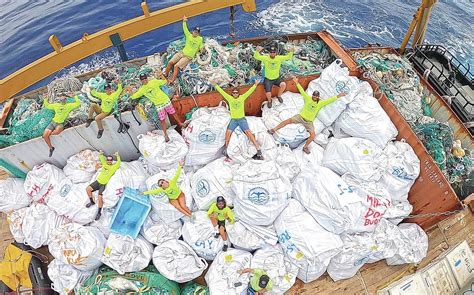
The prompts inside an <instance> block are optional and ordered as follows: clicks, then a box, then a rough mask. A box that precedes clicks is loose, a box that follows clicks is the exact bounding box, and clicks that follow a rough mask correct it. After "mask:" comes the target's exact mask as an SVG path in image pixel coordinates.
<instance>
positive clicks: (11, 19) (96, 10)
mask: <svg viewBox="0 0 474 295" xmlns="http://www.w3.org/2000/svg"><path fill="white" fill-rule="evenodd" d="M147 2H148V5H149V7H150V10H152V11H154V10H157V9H162V8H165V7H168V6H171V5H174V4H178V3H182V2H185V1H171V0H160V1H158V0H150V1H147ZM420 2H421V0H390V1H385V0H378V1H376V0H352V1H348V0H325V1H323V0H312V1H310V0H300V1H296V0H257V12H255V13H245V12H243V11H242V9H241V8H240V7H239V8H237V13H236V20H235V22H234V23H235V28H236V33H237V38H244V37H251V36H259V35H277V34H282V33H297V32H307V31H319V30H322V29H326V30H328V31H329V32H331V33H332V34H333V35H334V36H335V37H336V38H337V39H338V40H339V41H341V42H342V44H343V45H344V46H346V47H358V46H364V45H366V44H367V43H379V44H382V45H389V46H394V47H398V46H399V45H400V43H401V40H402V39H403V36H404V34H405V32H406V30H407V28H408V26H409V23H410V22H411V20H412V17H413V14H414V13H415V11H416V9H417V7H418V5H419V3H420ZM140 15H142V11H141V8H140V1H138V0H136V1H123V0H122V1H113V0H109V1H100V0H97V1H90V0H89V1H83V0H82V1H80V0H75V1H43V0H41V1H26V0H0V56H1V58H0V78H4V77H6V76H7V75H9V74H11V73H13V72H15V71H16V70H18V69H20V68H21V67H23V66H25V65H27V64H29V63H31V62H33V61H34V60H36V59H38V58H40V57H42V56H44V55H46V54H48V53H50V52H52V48H51V46H50V44H49V42H48V37H49V36H50V35H51V34H55V35H56V36H57V37H58V38H59V40H60V41H61V43H62V44H63V45H66V44H69V43H71V42H73V41H75V40H77V39H79V38H81V36H82V34H83V33H84V32H87V33H89V34H90V33H93V32H96V31H99V30H101V29H103V28H106V27H108V26H110V25H113V24H117V23H120V22H122V21H124V20H127V19H130V18H133V17H137V16H140ZM472 19H474V4H473V2H472V1H470V0H459V1H455V0H439V1H438V3H437V4H436V6H435V8H434V11H433V14H432V17H431V20H430V26H429V29H428V32H427V36H426V37H427V41H428V42H429V43H433V44H443V45H445V46H446V47H448V48H449V49H450V50H452V51H453V53H455V55H456V56H457V57H459V58H460V59H461V60H462V61H463V62H464V63H466V64H467V63H468V64H470V65H471V66H474V37H473V34H472V29H473V26H472V21H471V20H472ZM189 25H190V26H196V25H197V26H200V27H201V32H202V34H203V35H204V36H207V37H212V38H216V39H219V40H222V41H223V40H228V39H230V36H229V33H230V26H229V10H228V9H223V10H220V11H217V12H212V13H209V14H206V15H201V16H197V17H193V18H190V20H189ZM181 37H182V30H181V23H180V22H178V23H175V24H171V25H168V26H166V27H164V28H160V29H157V30H155V31H152V32H149V33H146V34H143V35H141V36H139V37H137V38H134V39H132V40H129V41H126V42H125V48H126V50H127V53H128V55H129V57H139V56H144V55H149V54H152V53H155V52H158V51H161V50H164V49H165V48H166V46H167V44H168V43H169V42H170V41H172V40H176V39H178V38H181ZM118 61H119V58H118V54H117V53H116V52H115V50H114V49H109V50H106V51H104V52H101V53H98V54H96V55H94V56H92V57H89V58H87V59H85V60H83V61H80V62H78V63H77V64H75V65H73V66H71V67H69V68H67V69H64V70H62V71H60V73H57V74H55V75H53V76H52V77H50V78H48V79H45V80H44V81H42V83H39V85H44V84H46V83H47V82H49V81H50V80H51V79H52V78H53V77H54V76H56V75H63V74H64V73H73V74H78V73H82V72H86V71H90V70H93V69H94V68H97V67H101V66H105V65H108V64H113V63H116V62H118ZM39 85H36V86H39Z"/></svg>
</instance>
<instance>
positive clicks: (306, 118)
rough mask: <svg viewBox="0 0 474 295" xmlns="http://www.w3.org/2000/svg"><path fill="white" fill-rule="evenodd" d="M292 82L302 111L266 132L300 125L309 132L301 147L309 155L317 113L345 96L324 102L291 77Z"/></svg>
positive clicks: (340, 94) (333, 97)
mask: <svg viewBox="0 0 474 295" xmlns="http://www.w3.org/2000/svg"><path fill="white" fill-rule="evenodd" d="M293 82H295V84H296V87H297V88H298V90H299V92H300V93H301V95H302V96H303V98H304V106H303V109H302V110H301V111H300V113H299V114H298V115H295V116H293V117H291V118H289V119H287V120H285V121H283V122H281V123H280V124H278V125H277V126H276V127H275V128H273V129H270V130H268V132H269V133H270V134H272V135H273V134H274V133H275V132H277V131H278V130H279V129H281V128H283V127H285V126H286V125H288V124H302V125H303V126H304V127H305V128H306V130H307V131H308V132H309V138H308V139H307V140H306V143H305V145H304V147H303V151H304V152H305V153H307V154H309V153H311V151H310V150H309V144H310V143H311V142H312V141H313V139H314V138H315V137H316V133H315V131H314V125H313V122H314V120H315V119H316V117H317V116H318V113H319V111H320V110H321V109H322V108H323V107H324V106H327V105H328V104H330V103H332V102H335V101H336V100H337V99H338V98H339V97H342V96H344V95H346V94H345V93H344V92H341V93H339V94H338V95H335V96H332V97H330V98H328V99H325V100H320V97H319V92H318V91H317V90H315V91H314V92H313V93H312V95H309V94H307V93H306V92H305V91H304V89H303V87H301V84H300V83H299V82H298V78H296V77H293Z"/></svg>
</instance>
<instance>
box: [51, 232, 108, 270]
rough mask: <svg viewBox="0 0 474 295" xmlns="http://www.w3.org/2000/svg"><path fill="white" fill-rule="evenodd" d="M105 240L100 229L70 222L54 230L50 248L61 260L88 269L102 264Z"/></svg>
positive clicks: (80, 268) (93, 268)
mask: <svg viewBox="0 0 474 295" xmlns="http://www.w3.org/2000/svg"><path fill="white" fill-rule="evenodd" d="M105 242H106V240H105V237H104V235H103V234H102V232H101V231H100V230H99V229H97V228H95V227H91V226H83V225H80V224H77V223H70V224H66V225H63V226H61V227H58V228H56V230H54V231H53V232H52V234H51V241H50V243H49V247H48V249H49V252H50V253H51V255H53V256H54V258H56V259H58V260H59V261H60V262H62V263H65V264H69V265H72V266H74V267H75V268H77V269H79V270H82V271H87V270H95V269H97V268H98V267H99V266H101V265H102V262H101V261H100V259H101V258H102V254H103V253H104V247H105Z"/></svg>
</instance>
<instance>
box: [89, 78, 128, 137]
mask: <svg viewBox="0 0 474 295" xmlns="http://www.w3.org/2000/svg"><path fill="white" fill-rule="evenodd" d="M121 93H122V83H120V82H119V83H118V86H117V90H115V91H114V92H112V86H111V85H110V84H107V85H105V93H104V92H98V91H97V90H95V89H94V90H92V91H91V94H92V95H93V96H95V97H97V98H98V99H100V100H101V104H100V105H98V104H97V103H92V104H91V106H90V108H89V116H88V119H87V123H86V128H87V127H89V126H90V125H91V123H92V121H94V120H95V122H96V123H97V128H98V129H99V130H98V132H97V138H101V137H102V134H103V133H104V125H103V124H102V120H103V119H105V118H106V117H107V116H108V115H110V113H111V112H112V109H113V108H114V105H115V103H116V102H117V101H118V99H119V96H120V94H121ZM94 113H95V114H97V116H95V118H94V117H93V116H94Z"/></svg>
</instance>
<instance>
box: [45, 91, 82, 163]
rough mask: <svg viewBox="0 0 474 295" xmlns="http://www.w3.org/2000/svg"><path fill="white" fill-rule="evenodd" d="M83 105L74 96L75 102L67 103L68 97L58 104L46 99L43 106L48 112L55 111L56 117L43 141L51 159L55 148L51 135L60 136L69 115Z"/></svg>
mask: <svg viewBox="0 0 474 295" xmlns="http://www.w3.org/2000/svg"><path fill="white" fill-rule="evenodd" d="M80 105H81V101H80V100H79V97H78V96H77V95H76V96H74V102H67V97H65V96H63V97H60V98H59V102H57V103H49V101H48V99H47V98H45V99H44V101H43V106H44V107H45V108H46V109H48V110H53V111H54V117H53V120H52V121H51V123H50V124H49V125H48V127H46V129H45V130H44V133H43V139H44V141H45V142H46V144H47V145H48V147H49V157H52V156H53V152H54V146H53V145H52V144H51V138H50V137H51V135H58V134H60V133H61V132H63V130H64V121H66V119H67V118H68V117H69V113H70V112H72V111H73V110H75V109H77V108H78V107H79V106H80Z"/></svg>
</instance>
